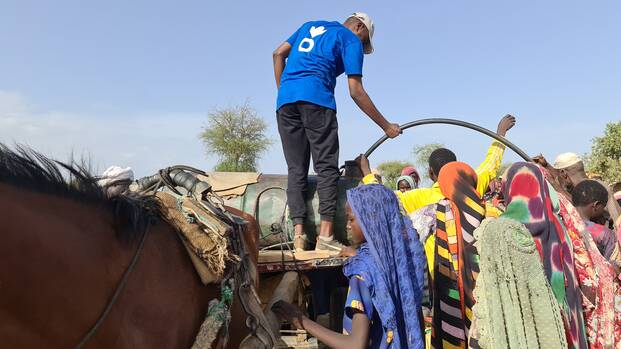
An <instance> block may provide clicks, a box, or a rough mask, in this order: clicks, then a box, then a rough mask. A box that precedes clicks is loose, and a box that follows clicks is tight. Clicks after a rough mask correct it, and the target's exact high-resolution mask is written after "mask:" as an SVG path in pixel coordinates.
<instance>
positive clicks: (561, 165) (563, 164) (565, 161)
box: [554, 153, 621, 222]
mask: <svg viewBox="0 0 621 349" xmlns="http://www.w3.org/2000/svg"><path fill="white" fill-rule="evenodd" d="M554 168H555V169H557V170H559V172H560V174H561V175H560V178H559V180H560V182H561V184H562V185H563V186H564V187H565V189H567V191H569V192H570V193H571V192H572V191H573V189H574V187H575V186H576V185H578V183H580V182H582V181H583V180H585V179H589V177H588V176H587V174H586V171H585V170H584V162H583V161H582V158H581V157H580V156H579V155H578V154H576V153H563V154H560V155H559V156H557V157H556V159H555V160H554ZM598 182H600V183H601V184H603V185H604V187H606V189H607V190H608V204H607V205H606V210H607V211H608V213H609V214H610V218H611V220H612V221H613V222H614V221H615V220H616V219H617V218H618V217H619V215H621V207H620V206H619V204H618V203H617V201H616V200H615V199H614V197H613V195H612V191H611V190H610V187H609V186H608V185H606V183H603V182H601V181H598Z"/></svg>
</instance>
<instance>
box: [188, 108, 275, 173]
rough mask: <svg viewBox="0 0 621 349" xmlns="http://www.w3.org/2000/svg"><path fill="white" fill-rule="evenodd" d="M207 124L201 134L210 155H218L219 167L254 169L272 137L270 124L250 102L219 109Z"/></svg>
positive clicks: (233, 169) (244, 170)
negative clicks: (268, 136)
mask: <svg viewBox="0 0 621 349" xmlns="http://www.w3.org/2000/svg"><path fill="white" fill-rule="evenodd" d="M207 118H208V122H207V126H205V127H204V128H203V130H202V131H201V133H200V134H199V137H200V139H201V140H202V141H203V144H204V145H205V149H206V151H207V154H208V155H212V154H214V155H217V156H218V158H219V161H218V164H217V165H216V166H215V168H214V170H215V171H224V172H254V171H256V170H257V160H258V159H259V158H260V156H261V153H263V152H265V151H266V150H267V149H268V148H269V146H270V145H271V144H272V141H271V140H270V139H269V138H267V136H266V135H265V131H266V129H267V124H266V123H265V121H264V120H263V119H262V118H261V117H260V116H259V115H258V114H257V112H256V111H255V110H254V109H253V108H252V107H251V106H250V105H249V104H248V102H246V103H244V104H243V105H241V106H236V107H229V108H224V109H216V110H214V111H212V112H210V113H209V115H208V116H207Z"/></svg>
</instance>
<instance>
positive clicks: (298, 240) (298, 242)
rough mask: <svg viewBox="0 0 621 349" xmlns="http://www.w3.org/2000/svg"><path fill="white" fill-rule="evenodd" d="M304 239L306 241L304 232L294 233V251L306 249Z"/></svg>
mask: <svg viewBox="0 0 621 349" xmlns="http://www.w3.org/2000/svg"><path fill="white" fill-rule="evenodd" d="M306 241H308V239H307V238H306V234H296V235H295V236H294V237H293V248H294V249H295V251H296V252H300V251H304V250H306Z"/></svg>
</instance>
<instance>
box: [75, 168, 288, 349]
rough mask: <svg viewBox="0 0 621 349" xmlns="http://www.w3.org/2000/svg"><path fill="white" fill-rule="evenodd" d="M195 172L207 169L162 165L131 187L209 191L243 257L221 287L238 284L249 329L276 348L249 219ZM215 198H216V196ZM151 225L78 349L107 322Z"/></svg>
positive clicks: (208, 200) (224, 338) (207, 202)
mask: <svg viewBox="0 0 621 349" xmlns="http://www.w3.org/2000/svg"><path fill="white" fill-rule="evenodd" d="M192 173H196V174H202V175H206V174H205V173H204V172H203V171H200V170H198V169H195V168H192V167H188V166H174V167H169V168H166V169H162V170H160V171H159V173H158V174H156V175H154V176H151V177H146V178H143V179H141V180H138V181H136V182H135V183H134V184H133V186H134V187H133V188H131V187H130V188H131V190H132V191H135V192H139V193H142V194H145V195H153V194H154V193H155V192H156V191H157V190H158V189H160V188H162V187H166V188H167V189H168V190H171V191H172V192H174V193H176V194H178V195H182V194H181V193H180V192H179V191H178V190H177V188H176V187H178V186H181V187H183V188H185V189H186V190H187V192H188V194H186V195H190V194H196V193H194V191H195V190H196V189H197V188H200V189H199V190H201V191H202V193H204V194H205V195H201V196H202V197H200V201H201V203H202V204H203V206H205V207H206V208H208V209H209V210H210V211H211V212H212V213H214V214H216V215H217V217H219V218H220V219H222V220H223V221H224V222H226V223H227V224H229V225H230V226H231V227H233V228H234V229H233V231H234V232H236V234H229V235H228V240H229V241H228V243H229V248H230V249H232V251H233V252H234V253H235V254H237V255H238V256H239V257H240V261H239V262H230V263H229V265H228V267H227V269H228V271H227V272H226V273H225V275H224V277H223V279H222V281H221V289H225V288H227V287H228V288H230V289H231V290H235V288H236V287H238V288H237V294H238V297H237V298H238V299H239V301H240V304H241V306H242V308H243V309H244V312H245V313H246V316H247V317H246V326H247V327H248V329H250V331H251V336H253V337H255V338H257V339H258V340H259V341H260V342H261V344H262V345H263V347H264V348H266V349H268V348H272V347H273V346H274V345H275V344H276V341H277V339H276V337H275V336H274V334H273V333H272V331H271V330H270V327H269V325H268V321H267V318H266V317H265V315H264V314H263V310H262V308H261V301H260V299H259V296H258V295H257V292H256V289H255V287H254V282H253V278H252V273H251V270H250V265H252V262H251V259H250V254H249V253H248V251H246V248H245V246H247V245H246V244H245V240H244V234H242V233H241V231H242V224H243V223H245V221H244V220H243V219H242V218H240V217H237V216H234V215H232V214H230V213H229V212H227V211H226V209H225V208H224V205H223V201H222V199H220V198H219V197H218V196H217V195H216V194H215V193H213V192H211V187H210V186H209V184H207V183H205V182H202V181H199V180H198V179H197V178H196V176H195V175H194V174H192ZM136 184H137V185H136ZM202 193H201V194H202ZM207 194H209V195H207ZM197 196H198V195H195V197H197ZM212 198H213V199H216V200H212ZM197 199H199V198H197ZM214 201H215V202H214ZM149 228H150V222H149V223H147V225H146V227H145V229H144V233H143V234H142V237H141V239H140V242H139V244H138V247H137V248H136V252H135V253H134V255H133V257H132V259H131V262H130V264H129V265H128V267H127V269H126V270H125V272H124V273H123V276H122V278H121V281H120V282H119V283H118V285H117V287H116V289H115V291H114V293H113V295H112V297H111V298H110V300H109V301H108V304H107V305H106V307H105V308H104V310H103V312H102V313H101V315H100V316H99V318H98V319H97V321H96V322H95V323H94V324H93V326H92V327H91V329H90V330H89V331H88V332H87V333H86V334H85V335H84V336H83V337H82V340H80V342H79V343H78V344H77V345H76V346H75V348H76V349H81V348H83V347H84V345H85V344H86V343H88V341H89V340H91V339H92V337H93V336H94V335H95V334H96V333H97V331H98V330H99V328H100V327H101V325H102V324H103V323H104V321H105V319H106V318H107V316H108V315H109V313H110V311H111V310H112V308H113V306H114V305H115V303H116V302H117V301H118V298H119V296H120V295H121V293H122V291H123V289H124V288H125V286H126V285H127V282H128V280H129V277H130V275H131V273H132V272H133V270H134V269H135V267H136V265H137V264H138V260H139V259H140V255H141V254H142V251H143V249H144V245H145V242H146V240H147V236H148V234H149ZM228 311H229V312H230V308H229V309H228ZM229 322H230V317H228V318H227V320H226V321H225V322H224V324H223V326H222V328H221V331H220V340H221V343H222V344H223V347H226V344H227V342H228V338H229V331H228V326H229Z"/></svg>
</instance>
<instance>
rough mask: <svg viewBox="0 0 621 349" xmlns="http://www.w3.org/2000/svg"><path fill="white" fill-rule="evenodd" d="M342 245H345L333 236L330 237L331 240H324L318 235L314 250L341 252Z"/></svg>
mask: <svg viewBox="0 0 621 349" xmlns="http://www.w3.org/2000/svg"><path fill="white" fill-rule="evenodd" d="M343 247H345V245H343V244H342V243H340V242H338V240H336V239H334V238H332V240H324V239H322V238H319V237H318V238H317V245H315V251H330V252H341V250H342V249H343Z"/></svg>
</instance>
